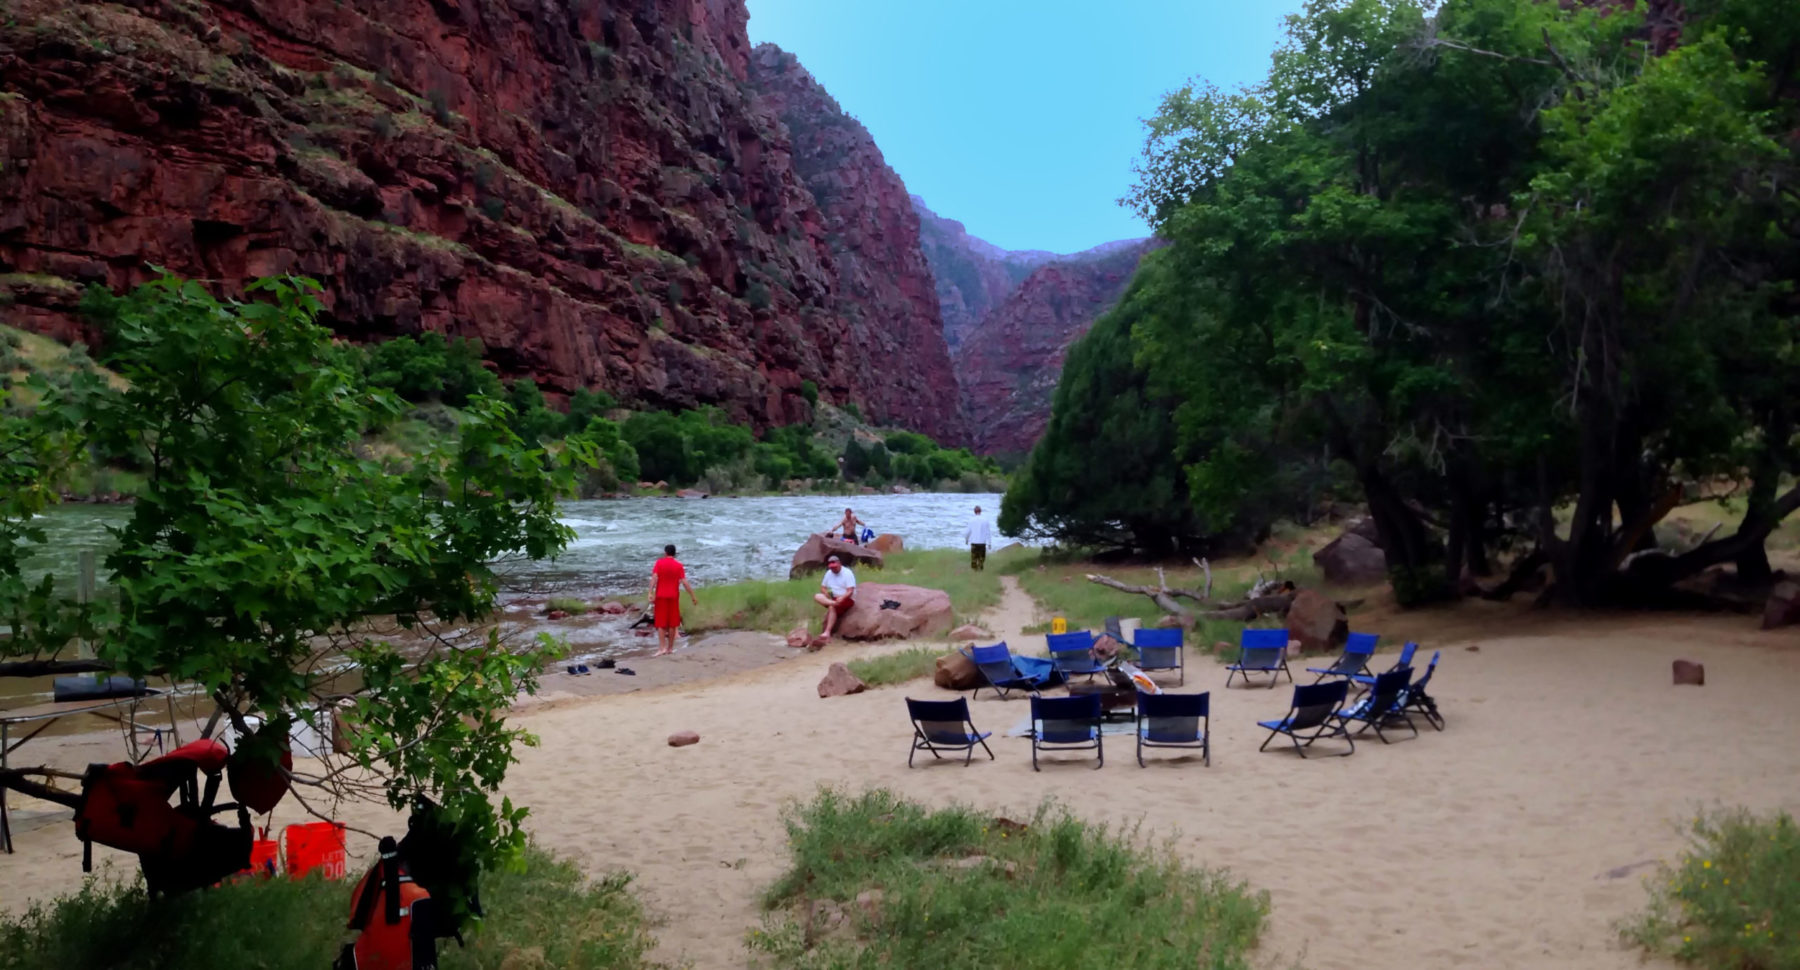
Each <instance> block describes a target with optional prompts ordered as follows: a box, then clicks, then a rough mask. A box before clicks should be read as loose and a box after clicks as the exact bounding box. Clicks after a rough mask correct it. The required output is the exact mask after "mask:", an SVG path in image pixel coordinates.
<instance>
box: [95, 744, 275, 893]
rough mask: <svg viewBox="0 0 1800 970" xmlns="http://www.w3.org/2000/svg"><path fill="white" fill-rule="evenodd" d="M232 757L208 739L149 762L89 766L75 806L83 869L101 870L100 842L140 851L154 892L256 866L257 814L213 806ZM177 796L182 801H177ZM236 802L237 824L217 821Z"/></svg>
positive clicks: (183, 887)
mask: <svg viewBox="0 0 1800 970" xmlns="http://www.w3.org/2000/svg"><path fill="white" fill-rule="evenodd" d="M225 759H226V749H225V746H224V745H223V744H220V743H219V742H217V741H212V740H200V741H195V742H193V743H192V744H185V745H182V746H181V747H179V748H176V749H175V750H174V751H171V752H169V753H168V754H166V755H164V756H162V757H160V758H157V759H156V760H154V761H146V762H144V763H143V764H141V765H134V764H132V763H130V762H128V761H121V762H118V763H116V764H110V765H98V764H96V765H89V766H88V770H87V774H86V776H84V777H83V778H82V781H81V805H80V807H79V808H77V809H76V810H75V835H76V837H77V838H79V839H81V842H82V857H81V867H82V869H83V871H91V870H92V869H93V851H94V843H95V842H98V843H100V844H101V845H108V846H112V847H113V848H115V849H122V850H124V851H126V852H131V853H135V854H136V855H137V857H138V861H139V863H140V864H141V866H142V867H143V870H144V881H145V884H146V886H147V887H148V888H149V890H150V891H151V892H152V893H170V892H181V891H184V890H187V889H194V888H198V887H200V886H210V885H212V884H213V883H215V882H218V881H219V880H220V879H222V878H224V877H225V876H227V875H230V874H231V873H233V872H237V871H240V870H242V869H244V868H246V867H248V866H249V864H250V843H251V841H252V833H251V831H250V819H249V815H248V814H247V813H246V812H244V810H243V809H242V808H238V807H237V806H234V805H223V806H219V807H217V808H215V807H214V806H213V801H214V799H215V798H216V797H217V796H218V792H219V781H220V772H221V771H222V770H223V769H224V767H225ZM202 774H204V775H205V776H206V787H205V789H204V791H202V789H201V787H200V783H199V776H200V775H202ZM175 795H179V798H178V799H177V802H176V804H174V805H171V804H169V798H170V796H175ZM228 808H238V828H236V829H230V828H227V827H225V826H223V825H220V824H218V823H217V822H214V821H213V820H212V815H213V813H214V812H218V811H223V810H225V809H228Z"/></svg>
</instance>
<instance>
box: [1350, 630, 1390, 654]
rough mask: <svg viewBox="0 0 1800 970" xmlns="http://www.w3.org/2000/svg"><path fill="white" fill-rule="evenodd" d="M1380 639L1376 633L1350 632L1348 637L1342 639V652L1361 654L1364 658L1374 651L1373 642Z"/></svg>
mask: <svg viewBox="0 0 1800 970" xmlns="http://www.w3.org/2000/svg"><path fill="white" fill-rule="evenodd" d="M1380 639H1381V635H1380V634H1378V633H1352V634H1350V639H1348V640H1345V641H1344V653H1346V654H1352V653H1356V654H1362V655H1363V656H1364V657H1365V658H1366V657H1368V656H1369V655H1370V654H1373V653H1374V652H1375V644H1376V642H1377V641H1379V640H1380Z"/></svg>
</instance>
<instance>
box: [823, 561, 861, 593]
mask: <svg viewBox="0 0 1800 970" xmlns="http://www.w3.org/2000/svg"><path fill="white" fill-rule="evenodd" d="M824 586H825V588H826V589H828V590H831V596H832V598H833V599H840V600H841V599H843V598H844V594H846V593H848V592H850V591H851V590H853V589H855V588H856V574H855V573H853V572H851V571H850V567H849V566H845V567H844V568H842V569H840V570H838V571H837V572H835V573H834V572H832V571H831V567H829V566H827V567H826V568H825V583H824Z"/></svg>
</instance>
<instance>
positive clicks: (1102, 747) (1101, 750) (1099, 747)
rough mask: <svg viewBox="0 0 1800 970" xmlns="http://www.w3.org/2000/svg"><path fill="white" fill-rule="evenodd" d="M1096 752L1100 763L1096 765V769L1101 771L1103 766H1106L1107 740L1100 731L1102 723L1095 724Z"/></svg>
mask: <svg viewBox="0 0 1800 970" xmlns="http://www.w3.org/2000/svg"><path fill="white" fill-rule="evenodd" d="M1094 754H1095V757H1096V758H1097V759H1098V760H1099V764H1096V765H1094V770H1095V771H1099V770H1100V769H1101V768H1104V767H1106V741H1105V740H1104V736H1103V735H1101V733H1100V725H1098V724H1096V725H1094Z"/></svg>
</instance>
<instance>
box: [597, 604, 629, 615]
mask: <svg viewBox="0 0 1800 970" xmlns="http://www.w3.org/2000/svg"><path fill="white" fill-rule="evenodd" d="M625 611H626V606H625V604H624V603H621V602H619V601H618V600H607V601H606V602H604V603H601V604H600V612H602V613H605V614H606V615H608V616H618V615H619V614H621V613H624V612H625Z"/></svg>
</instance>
